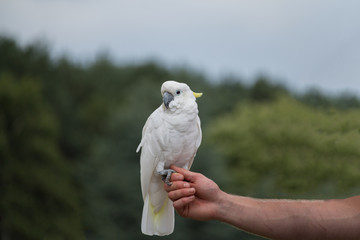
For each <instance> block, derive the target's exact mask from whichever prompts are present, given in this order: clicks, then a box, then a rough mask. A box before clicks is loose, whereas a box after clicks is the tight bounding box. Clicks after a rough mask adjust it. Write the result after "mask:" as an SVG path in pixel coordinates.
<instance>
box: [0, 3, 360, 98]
mask: <svg viewBox="0 0 360 240" xmlns="http://www.w3.org/2000/svg"><path fill="white" fill-rule="evenodd" d="M359 12H360V1H356V0H346V1H342V0H337V1H331V0H321V1H319V0H290V1H289V0H243V1H242V0H214V1H213V0H181V1H180V0H178V1H176V0H152V1H149V0H142V1H141V0H128V1H123V0H102V1H99V0H0V34H1V33H2V34H4V33H6V34H11V36H15V37H16V39H18V40H19V41H20V42H21V43H29V42H31V41H33V40H34V39H39V38H44V39H46V40H47V41H48V42H49V43H50V46H51V47H52V52H53V53H56V54H59V53H64V52H65V53H67V54H69V55H71V56H72V57H74V58H75V59H78V60H89V59H94V57H95V56H96V54H97V53H99V51H102V50H107V51H108V52H109V53H110V55H111V56H112V57H113V58H114V59H116V60H119V61H137V60H144V59H149V58H156V59H159V60H161V61H162V62H164V63H166V64H168V65H169V66H172V65H176V64H186V65H189V66H191V67H193V68H195V69H198V70H201V71H204V72H205V73H207V74H209V75H210V76H212V77H213V78H215V79H216V78H218V77H219V76H222V75H224V74H234V75H236V76H240V77H243V78H244V79H248V80H249V79H253V78H254V77H255V76H256V75H257V74H259V73H263V74H267V75H269V76H270V77H272V78H275V79H280V80H282V81H283V82H285V83H286V84H287V85H288V86H289V87H291V88H293V89H298V90H303V89H306V88H308V87H311V86H316V87H320V88H321V89H323V90H326V91H330V92H333V93H337V92H339V91H343V90H346V89H347V90H350V91H352V92H356V93H358V94H360V73H359V72H360V14H359ZM176 80H178V81H181V79H176Z"/></svg>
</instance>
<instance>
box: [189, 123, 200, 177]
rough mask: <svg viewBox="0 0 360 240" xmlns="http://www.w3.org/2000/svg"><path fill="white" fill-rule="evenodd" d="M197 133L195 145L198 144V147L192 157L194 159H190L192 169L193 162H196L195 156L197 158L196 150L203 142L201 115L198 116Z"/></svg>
mask: <svg viewBox="0 0 360 240" xmlns="http://www.w3.org/2000/svg"><path fill="white" fill-rule="evenodd" d="M196 125H197V131H198V133H197V135H196V139H195V144H196V145H195V146H196V149H195V153H194V156H193V157H192V159H191V160H190V162H189V164H188V170H190V168H191V165H192V164H193V162H194V158H195V155H196V151H197V149H198V148H199V147H200V144H201V140H202V132H201V122H200V118H199V116H198V117H197V124H196Z"/></svg>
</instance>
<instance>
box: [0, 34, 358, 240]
mask: <svg viewBox="0 0 360 240" xmlns="http://www.w3.org/2000/svg"><path fill="white" fill-rule="evenodd" d="M169 79H173V80H177V81H180V82H185V83H187V84H189V85H190V86H191V88H192V89H193V90H194V91H198V92H203V93H204V96H203V97H202V98H200V99H198V105H199V110H200V118H201V121H202V128H203V132H204V138H203V143H202V145H201V147H200V149H199V152H198V154H197V157H196V159H195V161H194V165H193V170H194V171H199V172H202V173H203V174H205V175H207V176H209V177H210V178H212V179H214V180H215V181H216V182H217V183H218V184H219V185H220V186H221V187H222V188H223V189H225V190H228V191H232V192H234V193H239V194H249V195H252V196H258V197H288V198H290V197H310V198H311V197H325V198H326V197H341V196H346V195H348V194H353V193H356V191H357V192H359V187H357V186H356V184H355V183H356V182H358V180H359V178H360V176H359V173H358V172H359V171H358V170H359V169H360V168H359V167H360V166H359V161H356V160H358V159H359V157H360V153H359V150H358V143H359V140H360V138H359V136H360V134H359V133H360V124H359V121H358V119H360V118H359V117H360V113H359V111H360V110H359V109H360V100H359V98H357V97H356V96H354V95H350V96H349V95H346V94H343V95H339V96H335V97H334V96H327V95H326V94H323V93H321V92H320V91H316V90H311V91H308V92H306V93H304V94H294V93H292V92H291V91H289V90H288V89H286V88H285V87H284V86H282V85H281V84H278V83H274V81H272V80H271V79H268V78H267V77H265V76H261V77H259V78H258V79H255V81H254V83H253V84H252V85H250V86H249V85H246V84H244V83H243V82H242V81H241V79H237V78H236V77H232V78H224V79H221V80H219V81H218V82H217V83H213V82H211V81H209V80H208V79H207V78H206V76H205V75H204V74H202V73H201V72H197V71H195V70H191V69H187V68H165V67H164V66H162V65H161V64H158V63H156V62H151V61H150V62H143V63H139V64H129V65H118V64H115V63H114V62H113V61H112V60H111V59H110V58H107V57H106V56H105V57H104V56H103V57H99V58H98V59H96V60H95V61H94V62H92V63H88V64H80V63H77V62H74V61H71V60H70V59H69V58H68V57H59V58H53V57H51V52H50V51H49V49H48V47H47V46H46V44H45V45H44V44H39V43H38V44H36V43H35V44H30V45H28V46H20V45H19V44H18V43H17V41H16V40H14V39H12V38H9V37H6V36H2V37H0V227H1V228H0V234H1V237H2V238H3V239H142V238H144V239H145V238H147V237H146V236H143V235H142V234H141V232H140V219H141V211H142V198H141V190H140V180H139V177H140V176H139V168H140V166H139V157H140V156H139V154H136V153H135V149H136V147H137V145H138V143H139V142H140V139H141V130H142V127H143V125H144V123H145V121H146V119H147V117H148V116H149V115H150V113H151V112H152V111H153V110H154V109H155V108H157V107H158V106H159V105H160V104H161V96H160V86H161V84H162V83H163V82H164V81H166V80H169ZM239 237H242V238H243V239H258V237H255V236H251V235H248V234H246V233H243V232H241V231H238V230H236V229H233V228H231V227H229V226H226V225H225V224H221V223H216V222H197V221H192V220H189V219H181V218H179V217H177V219H176V226H175V233H174V234H173V235H171V239H184V238H186V239H198V238H202V239H211V238H227V239H231V238H237V239H238V238H239ZM168 238H170V237H168Z"/></svg>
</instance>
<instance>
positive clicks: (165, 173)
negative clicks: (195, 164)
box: [158, 169, 176, 186]
mask: <svg viewBox="0 0 360 240" xmlns="http://www.w3.org/2000/svg"><path fill="white" fill-rule="evenodd" d="M175 172H176V171H175V170H172V169H164V170H161V171H159V172H158V174H159V175H161V179H162V180H163V182H164V183H166V184H167V185H168V186H171V185H172V182H170V178H171V174H173V173H175Z"/></svg>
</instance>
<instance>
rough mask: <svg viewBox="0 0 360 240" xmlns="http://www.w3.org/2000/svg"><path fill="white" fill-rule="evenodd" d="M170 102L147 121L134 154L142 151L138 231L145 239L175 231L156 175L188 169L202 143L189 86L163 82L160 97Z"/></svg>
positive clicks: (168, 206) (159, 178)
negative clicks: (169, 97)
mask: <svg viewBox="0 0 360 240" xmlns="http://www.w3.org/2000/svg"><path fill="white" fill-rule="evenodd" d="M165 92H168V93H170V94H172V95H173V100H172V101H171V102H170V103H169V105H168V108H167V107H165V105H164V104H162V105H161V106H160V107H159V108H157V109H156V110H155V111H154V112H153V113H152V114H151V115H150V117H149V118H148V119H147V121H146V123H145V126H144V128H143V132H142V139H141V142H140V144H139V147H138V149H137V151H139V150H140V148H142V150H141V157H140V165H141V171H140V174H141V190H142V196H143V199H144V208H143V216H142V224H141V229H142V232H143V233H144V234H147V235H160V236H162V235H168V234H170V233H172V232H173V229H174V208H173V206H172V202H171V201H170V200H169V199H168V197H167V193H166V192H165V190H164V189H163V184H164V183H163V182H162V180H161V177H160V176H159V175H158V172H159V171H161V170H164V169H169V168H170V166H171V165H173V164H174V165H176V166H178V167H182V168H185V169H190V167H191V165H192V162H193V160H194V157H195V154H196V151H197V149H198V147H199V146H200V143H201V137H202V136H201V127H200V119H199V117H198V109H197V104H196V99H195V97H194V95H193V92H192V91H191V90H190V88H189V86H188V85H186V84H184V83H178V82H175V81H167V82H164V83H163V85H162V87H161V94H162V95H164V93H165Z"/></svg>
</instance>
